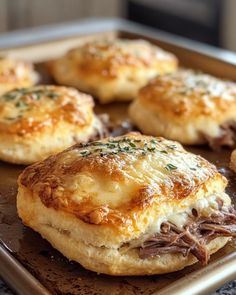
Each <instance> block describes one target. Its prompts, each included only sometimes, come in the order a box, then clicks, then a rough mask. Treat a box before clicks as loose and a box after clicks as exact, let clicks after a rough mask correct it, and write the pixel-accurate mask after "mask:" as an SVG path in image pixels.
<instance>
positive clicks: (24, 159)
mask: <svg viewBox="0 0 236 295" xmlns="http://www.w3.org/2000/svg"><path fill="white" fill-rule="evenodd" d="M93 106H94V103H93V99H92V97H91V96H89V95H86V94H83V93H80V92H78V91H77V90H75V89H73V88H66V87H59V86H34V87H31V88H21V89H16V90H12V91H10V92H7V93H5V94H4V95H2V96H1V97H0V159H1V160H4V161H8V162H11V163H17V164H31V163H34V162H36V161H40V160H43V159H45V158H46V157H48V156H50V155H51V154H54V153H57V152H60V151H62V150H63V149H65V148H67V147H69V146H71V145H73V144H75V143H76V142H87V141H88V140H90V139H91V138H92V137H94V136H95V135H97V133H98V132H100V131H101V130H102V124H101V122H100V121H99V119H98V118H97V117H96V115H95V114H94V112H93Z"/></svg>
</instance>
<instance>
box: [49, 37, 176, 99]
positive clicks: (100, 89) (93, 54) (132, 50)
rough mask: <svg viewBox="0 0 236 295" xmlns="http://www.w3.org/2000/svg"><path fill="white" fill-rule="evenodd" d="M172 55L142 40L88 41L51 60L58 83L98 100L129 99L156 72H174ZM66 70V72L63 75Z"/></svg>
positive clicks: (174, 64)
mask: <svg viewBox="0 0 236 295" xmlns="http://www.w3.org/2000/svg"><path fill="white" fill-rule="evenodd" d="M177 63H178V62H177V59H176V57H175V56H174V55H172V54H170V53H168V52H165V51H163V50H162V49H160V48H158V47H156V46H154V45H152V44H150V43H148V42H146V41H143V40H121V39H116V40H112V41H108V40H99V41H91V42H89V43H86V44H84V45H82V46H80V47H78V48H75V49H72V50H71V51H69V52H68V53H67V54H66V55H65V56H64V57H62V58H60V59H58V60H56V61H54V62H52V63H50V69H51V71H52V74H53V76H54V78H55V79H56V81H57V82H59V83H60V84H65V85H70V86H74V87H77V88H79V89H81V90H84V91H87V92H89V93H91V94H94V95H95V96H97V97H98V99H100V101H101V102H108V101H112V100H115V99H116V100H131V99H132V98H134V94H136V92H137V89H138V88H140V87H141V86H143V85H145V84H146V83H147V81H148V80H150V78H153V77H154V76H156V75H157V74H159V75H160V74H164V73H169V72H172V71H175V70H176V68H177ZM65 72H66V75H65Z"/></svg>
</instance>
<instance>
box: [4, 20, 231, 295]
mask: <svg viewBox="0 0 236 295" xmlns="http://www.w3.org/2000/svg"><path fill="white" fill-rule="evenodd" d="M117 36H119V37H122V38H143V39H147V40H149V41H151V42H153V43H154V44H157V45H159V46H161V47H163V48H165V49H167V50H169V51H172V52H173V53H175V54H176V55H177V56H178V58H179V59H180V62H181V65H183V66H187V67H191V68H197V69H200V70H203V71H206V72H208V73H211V74H214V75H217V76H221V77H223V78H229V79H232V80H236V56H235V55H234V54H233V53H231V52H228V51H224V50H219V49H216V48H213V47H209V46H207V45H202V44H199V43H197V42H193V41H189V40H186V39H183V38H180V37H176V36H173V35H170V34H167V33H164V32H161V31H157V30H152V29H150V28H146V27H144V26H140V25H137V24H134V23H130V22H127V21H121V20H116V19H107V20H104V19H103V20H101V19H100V20H99V19H93V20H88V21H83V22H76V23H70V24H64V25H57V26H50V27H42V28H37V29H31V30H24V31H19V32H17V33H16V32H14V33H9V34H4V35H0V55H1V54H6V53H7V54H10V55H12V56H14V57H17V58H23V59H27V60H31V61H33V62H35V64H36V69H38V71H39V72H40V73H41V75H42V81H41V82H42V83H52V80H51V78H50V76H49V74H48V73H47V68H46V66H45V62H47V61H49V60H51V59H54V58H56V57H58V56H60V55H61V54H63V53H64V52H65V51H67V50H68V49H69V48H72V47H74V46H76V45H78V44H81V43H82V42H85V41H87V40H89V39H93V38H111V39H112V38H115V37H117ZM127 106H128V104H125V103H113V104H109V105H107V106H99V105H97V106H96V111H97V112H99V113H101V112H107V113H109V114H110V116H111V118H112V120H113V121H120V120H121V121H122V120H125V119H127ZM188 150H190V151H191V152H194V153H197V154H201V155H202V156H204V157H205V158H206V159H208V160H209V161H211V162H213V163H215V164H216V165H217V167H218V169H219V170H220V171H221V172H222V173H223V174H224V175H225V176H226V177H227V178H228V180H229V185H228V188H227V190H228V193H229V194H230V196H231V197H232V199H233V202H234V204H236V175H235V174H234V173H233V172H232V171H231V170H230V169H229V168H228V163H229V156H230V150H222V151H220V152H212V151H211V150H209V149H208V148H207V147H197V148H196V147H188ZM23 169H24V167H23V166H19V165H18V166H16V165H10V164H7V163H3V162H0V275H1V276H2V277H3V279H4V280H5V281H6V282H7V283H8V284H10V285H11V286H12V287H13V288H14V289H15V291H16V292H17V293H18V294H22V295H23V294H24V295H32V294H34V295H37V294H39V295H43V294H91V295H92V294H94V295H95V294H96V295H100V294H102V295H108V294H109V295H121V294H127V295H141V294H143V295H150V294H156V295H167V294H175V295H180V294H181V295H185V294H186V295H187V294H188V295H190V294H210V293H211V292H213V291H214V290H216V289H217V288H218V287H220V286H221V285H222V284H224V283H226V282H228V281H230V280H233V279H236V251H235V250H236V248H235V245H234V244H233V243H230V244H227V246H225V247H224V248H223V249H221V250H220V251H219V252H217V253H216V254H215V255H213V256H212V257H211V260H210V264H209V265H208V266H205V267H202V266H201V265H200V264H196V265H194V266H190V267H187V268H185V269H184V270H182V271H178V272H175V273H171V274H166V275H154V276H140V277H111V276H106V275H98V274H96V273H93V272H90V271H88V270H85V269H84V268H83V267H81V266H80V265H79V264H78V263H74V262H69V261H68V260H67V259H66V258H65V257H63V256H62V255H61V254H60V253H59V252H58V251H56V250H55V249H53V248H52V247H51V246H50V245H49V243H47V241H45V240H43V239H42V238H41V237H40V235H39V234H37V233H35V232H34V231H33V230H31V229H30V228H26V227H25V226H24V225H23V224H22V223H21V221H20V220H19V218H18V217H17V213H16V206H15V197H16V193H17V183H16V180H17V176H18V175H19V173H20V172H21V171H22V170H23Z"/></svg>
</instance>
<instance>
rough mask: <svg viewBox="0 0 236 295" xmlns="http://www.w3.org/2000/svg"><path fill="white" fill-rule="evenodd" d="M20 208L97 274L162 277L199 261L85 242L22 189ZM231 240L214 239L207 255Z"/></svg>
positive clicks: (57, 214)
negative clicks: (147, 254) (145, 254)
mask: <svg viewBox="0 0 236 295" xmlns="http://www.w3.org/2000/svg"><path fill="white" fill-rule="evenodd" d="M17 209H18V213H19V216H20V217H21V218H22V220H23V221H24V223H25V224H26V225H28V226H30V227H31V228H33V229H34V230H35V231H37V232H39V233H40V234H41V235H42V237H43V238H45V239H46V240H48V241H49V242H50V243H51V245H52V246H53V247H54V248H56V249H57V250H59V251H60V252H61V253H62V254H63V255H64V256H66V257H67V258H68V259H69V260H73V261H76V262H78V263H80V264H81V265H82V266H83V267H85V268H87V269H89V270H92V271H95V272H97V273H104V274H109V275H116V276H122V275H152V274H163V273H169V272H174V271H177V270H181V269H183V268H184V267H186V266H188V265H191V264H194V263H196V262H197V261H198V260H197V258H196V257H195V256H194V255H192V254H191V253H188V255H186V256H184V255H182V254H181V253H171V254H170V253H167V254H161V255H157V256H152V257H147V258H141V257H140V255H139V252H138V251H137V248H130V249H128V250H127V251H124V250H123V249H122V247H119V248H112V247H105V246H101V247H98V246H94V245H92V244H89V243H85V242H84V241H83V240H82V239H81V236H80V235H79V234H77V233H76V224H74V225H73V222H72V223H71V221H69V216H68V214H66V213H63V212H59V211H57V210H54V209H52V208H47V207H45V206H44V205H43V204H42V203H41V201H40V200H39V199H38V198H34V196H33V195H32V194H31V193H30V192H29V191H27V190H25V189H24V188H20V190H19V194H18V197H17ZM67 218H68V220H67ZM74 222H75V221H74ZM69 224H70V226H68V225H69ZM229 239H230V238H229V237H221V236H220V237H217V238H215V239H213V240H211V241H210V242H209V243H208V244H207V245H206V249H207V252H208V254H209V255H210V254H213V253H215V252H216V251H218V250H219V249H220V248H222V247H223V246H224V245H225V244H226V243H227V242H228V241H229Z"/></svg>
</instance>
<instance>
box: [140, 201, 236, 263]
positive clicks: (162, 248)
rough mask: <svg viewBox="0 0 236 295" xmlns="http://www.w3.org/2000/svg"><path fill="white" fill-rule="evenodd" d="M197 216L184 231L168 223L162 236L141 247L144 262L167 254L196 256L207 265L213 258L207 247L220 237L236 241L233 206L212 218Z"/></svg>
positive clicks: (158, 235) (162, 231) (151, 239)
mask: <svg viewBox="0 0 236 295" xmlns="http://www.w3.org/2000/svg"><path fill="white" fill-rule="evenodd" d="M195 215H196V214H193V215H192V216H191V218H190V219H189V222H188V224H187V225H186V226H185V227H184V228H182V229H180V228H178V227H177V226H176V225H174V224H172V223H170V222H165V223H163V224H162V226H161V231H160V233H156V234H154V235H153V236H152V237H149V238H148V239H147V240H146V241H145V242H143V243H142V245H140V246H139V247H138V249H139V256H140V258H148V257H151V256H157V255H161V254H166V253H181V254H182V255H184V256H187V255H188V254H189V253H192V254H193V255H194V256H195V257H196V258H197V259H198V260H199V261H200V262H201V263H203V264H206V263H207V262H208V259H209V254H208V251H207V249H206V245H207V244H208V243H209V242H210V241H212V240H213V239H215V238H217V237H222V236H224V237H236V210H235V209H234V208H233V206H231V207H229V208H228V209H227V210H225V209H224V208H223V207H222V206H219V212H218V213H217V214H212V215H211V216H209V217H199V216H195Z"/></svg>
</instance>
